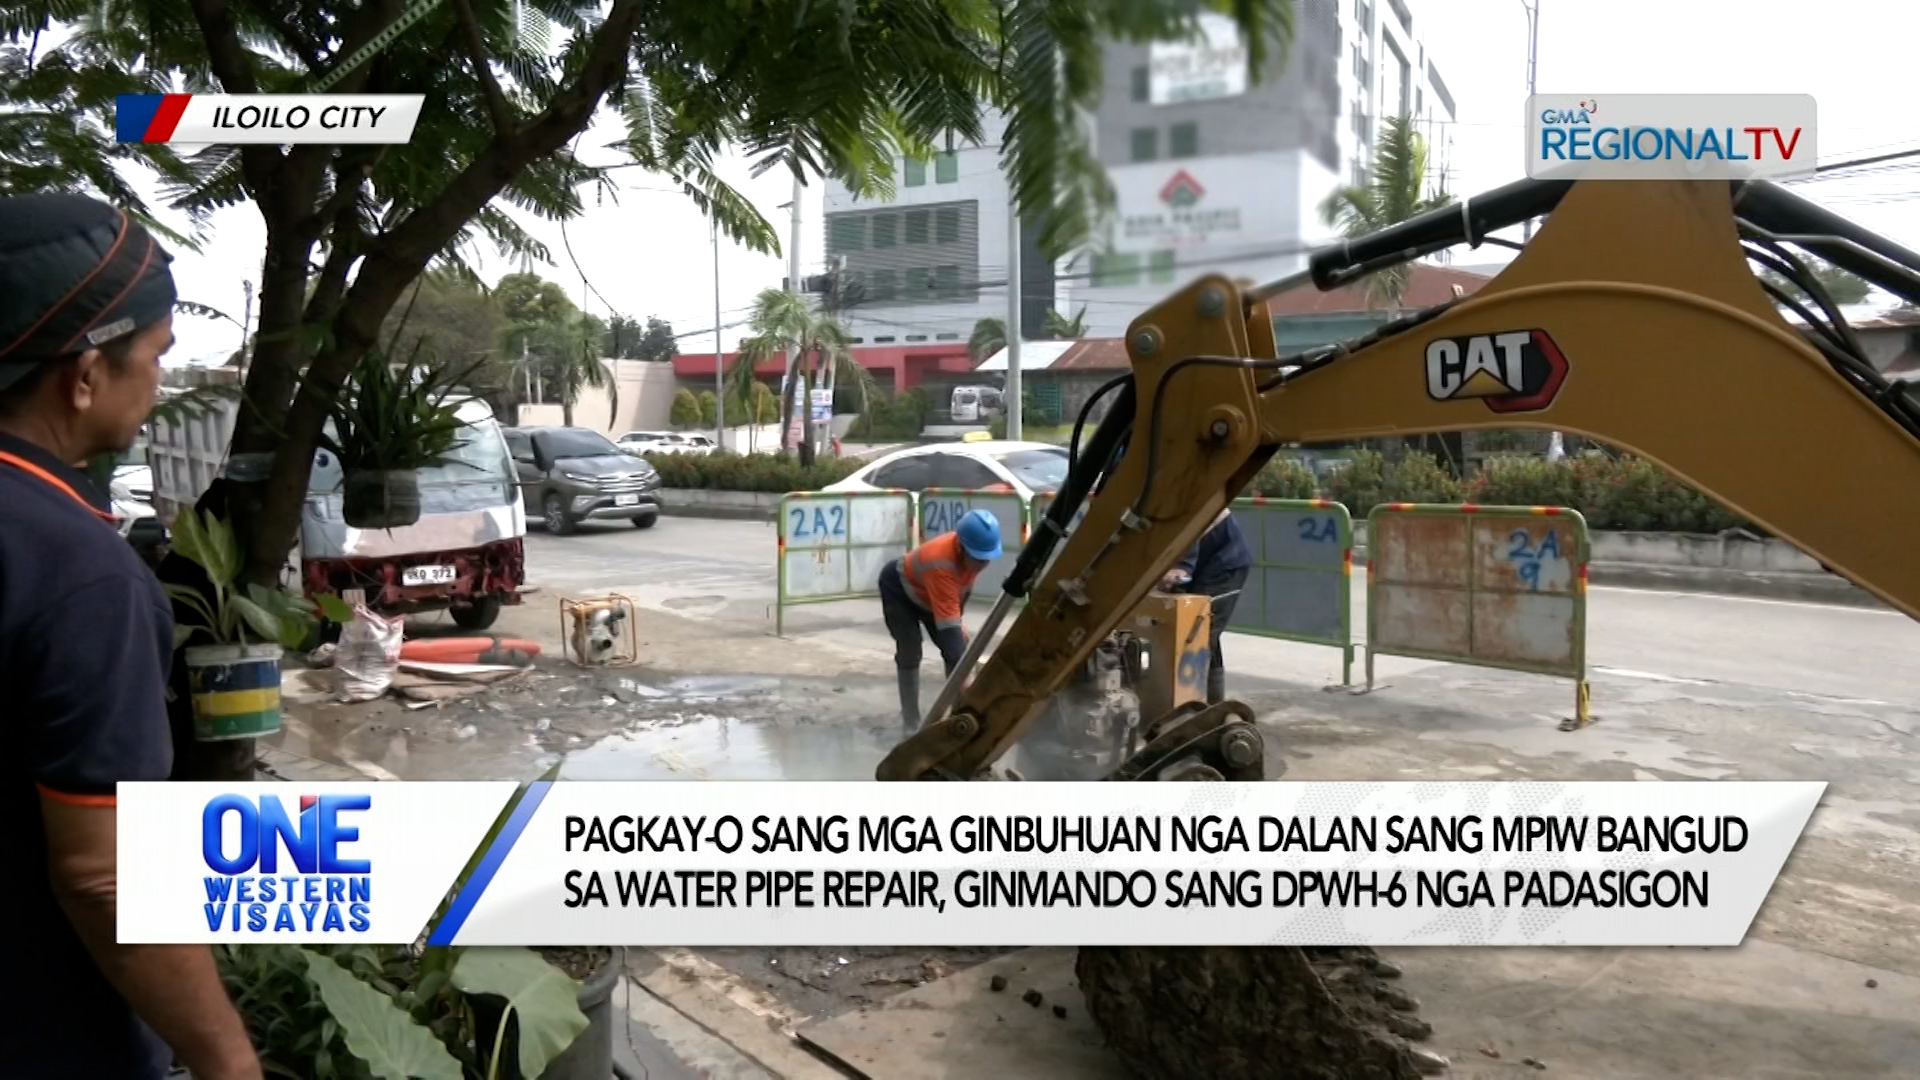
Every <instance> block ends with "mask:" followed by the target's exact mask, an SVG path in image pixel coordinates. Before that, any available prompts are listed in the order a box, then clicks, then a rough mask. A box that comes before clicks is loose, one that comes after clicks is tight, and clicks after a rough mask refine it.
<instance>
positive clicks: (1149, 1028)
mask: <svg viewBox="0 0 1920 1080" xmlns="http://www.w3.org/2000/svg"><path fill="white" fill-rule="evenodd" d="M1075 974H1076V975H1077V976H1078V981H1079V983H1080V988H1081V991H1082V992H1083V993H1084V994H1085V995H1086V999H1087V1009H1088V1011H1089V1012H1090V1013H1091V1015H1092V1016H1093V1019H1094V1022H1095V1023H1097V1024H1099V1026H1100V1030H1101V1031H1102V1032H1103V1033H1104V1034H1105V1035H1106V1037H1107V1041H1108V1043H1109V1044H1110V1045H1111V1046H1112V1047H1113V1048H1114V1050H1115V1051H1116V1052H1118V1054H1119V1055H1120V1058H1121V1060H1122V1061H1123V1062H1125V1063H1126V1066H1127V1068H1128V1069H1129V1070H1130V1071H1131V1072H1132V1073H1133V1074H1134V1075H1135V1076H1138V1077H1141V1078H1142V1080H1149V1078H1150V1080H1265V1078H1270V1077H1275V1076H1286V1077H1296V1078H1300V1080H1413V1078H1415V1077H1419V1076H1422V1075H1431V1074H1433V1073H1436V1072H1439V1071H1442V1070H1444V1069H1445V1068H1446V1065H1447V1062H1446V1059H1445V1058H1442V1057H1440V1056H1439V1055H1437V1054H1434V1053H1432V1052H1431V1051H1428V1050H1425V1049H1422V1048H1419V1047H1415V1046H1413V1045H1411V1044H1410V1042H1409V1040H1415V1041H1417V1040H1420V1039H1424V1038H1426V1037H1427V1035H1428V1034H1430V1033H1431V1031H1432V1028H1431V1026H1430V1025H1428V1024H1427V1023H1426V1022H1425V1021H1423V1020H1421V1019H1419V1018H1418V1017H1416V1016H1414V1015H1413V1013H1414V1010H1415V1008H1416V1007H1417V1005H1416V1003H1415V1002H1414V1000H1413V999H1412V998H1410V997H1408V996H1407V995H1406V994H1405V993H1404V992H1403V991H1402V990H1400V989H1399V987H1397V986H1395V985H1393V983H1392V982H1391V981H1390V980H1391V979H1392V978H1394V977H1397V976H1398V974H1399V972H1398V970H1397V969H1396V968H1394V967H1393V966H1392V965H1390V964H1388V963H1386V962H1385V961H1383V960H1381V959H1380V958H1379V957H1378V956H1377V955H1375V953H1374V952H1373V950H1371V949H1361V948H1337V949H1336V948H1327V949H1297V948H1286V947H1275V948H1217V947H1203V948H1145V947H1135V946H1123V947H1098V948H1084V949H1081V950H1080V958H1079V962H1078V963H1077V964H1076V965H1075Z"/></svg>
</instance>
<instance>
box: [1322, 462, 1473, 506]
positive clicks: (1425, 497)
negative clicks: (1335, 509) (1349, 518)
mask: <svg viewBox="0 0 1920 1080" xmlns="http://www.w3.org/2000/svg"><path fill="white" fill-rule="evenodd" d="M1385 480H1386V489H1387V499H1386V501H1388V502H1408V503H1457V502H1459V501H1460V482H1459V481H1458V480H1455V479H1454V478H1453V474H1452V473H1449V472H1448V471H1447V470H1446V467H1445V466H1444V465H1441V464H1440V459H1439V458H1436V457H1434V456H1433V455H1432V454H1429V453H1425V452H1423V451H1417V450H1416V451H1412V452H1410V453H1408V454H1407V455H1406V456H1405V457H1402V458H1401V459H1400V460H1399V461H1396V462H1394V463H1393V464H1392V465H1389V466H1387V469H1386V475H1385ZM1349 509H1351V508H1349ZM1367 509H1369V510H1371V509H1373V508H1372V507H1371V506H1369V507H1368V508H1367Z"/></svg>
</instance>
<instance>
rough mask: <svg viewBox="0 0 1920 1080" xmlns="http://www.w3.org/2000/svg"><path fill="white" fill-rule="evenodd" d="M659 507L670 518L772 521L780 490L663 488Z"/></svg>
mask: <svg viewBox="0 0 1920 1080" xmlns="http://www.w3.org/2000/svg"><path fill="white" fill-rule="evenodd" d="M660 509H661V511H662V512H663V513H665V514H667V515H668V516H669V517H698V518H717V519H720V520H722V521H772V520H773V515H774V513H775V512H776V511H778V510H779V509H780V493H777V492H769V491H710V490H707V489H704V488H661V489H660Z"/></svg>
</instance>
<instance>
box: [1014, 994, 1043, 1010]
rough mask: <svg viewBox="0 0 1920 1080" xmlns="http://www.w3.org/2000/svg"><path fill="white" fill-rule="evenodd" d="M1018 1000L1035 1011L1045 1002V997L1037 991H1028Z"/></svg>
mask: <svg viewBox="0 0 1920 1080" xmlns="http://www.w3.org/2000/svg"><path fill="white" fill-rule="evenodd" d="M1020 1000H1021V1001H1024V1002H1026V1003H1027V1004H1029V1005H1031V1006H1033V1007H1034V1008H1036V1009H1037V1008H1039V1007H1040V1003H1041V1002H1043V1001H1045V1000H1046V995H1044V994H1042V993H1041V992H1040V991H1038V990H1028V991H1027V992H1026V993H1024V994H1021V995H1020Z"/></svg>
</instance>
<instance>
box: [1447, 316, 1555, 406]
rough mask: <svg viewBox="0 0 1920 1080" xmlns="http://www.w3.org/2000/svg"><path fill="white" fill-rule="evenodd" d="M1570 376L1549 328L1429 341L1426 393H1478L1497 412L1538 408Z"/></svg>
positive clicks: (1468, 395)
mask: <svg viewBox="0 0 1920 1080" xmlns="http://www.w3.org/2000/svg"><path fill="white" fill-rule="evenodd" d="M1566 379H1567V358H1566V356H1565V355H1564V354H1563V353H1561V351H1560V346H1558V345H1556V344H1554V342H1553V338H1551V337H1549V336H1548V335H1547V332H1546V331H1545V330H1506V331H1501V332H1498V333H1492V334H1471V335H1468V336H1466V337H1445V338H1435V339H1434V340H1432V341H1430V342H1428V343H1427V396H1428V397H1430V398H1432V399H1433V400H1435V401H1454V400H1457V399H1462V398H1478V399H1480V400H1482V401H1484V402H1486V403H1487V408H1489V409H1492V410H1493V411H1494V412H1497V413H1513V412H1536V411H1538V410H1540V409H1544V408H1546V407H1547V406H1548V405H1550V404H1552V403H1553V398H1554V395H1556V394H1558V393H1559V392H1560V384H1561V383H1563V382H1565V381H1566Z"/></svg>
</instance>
